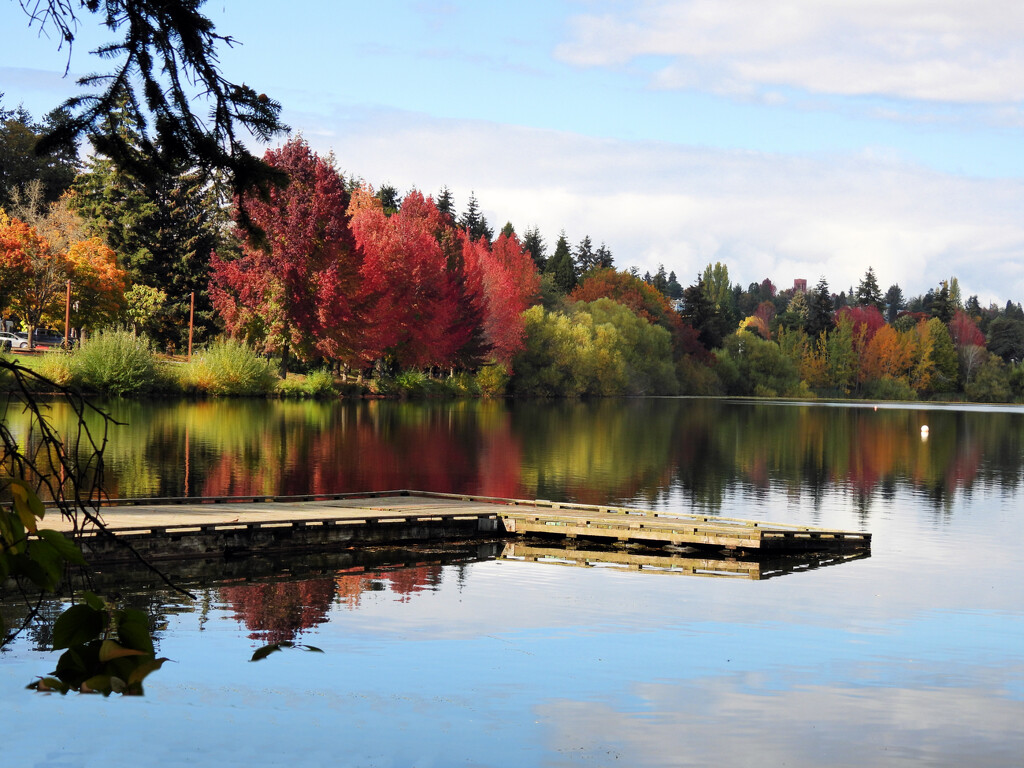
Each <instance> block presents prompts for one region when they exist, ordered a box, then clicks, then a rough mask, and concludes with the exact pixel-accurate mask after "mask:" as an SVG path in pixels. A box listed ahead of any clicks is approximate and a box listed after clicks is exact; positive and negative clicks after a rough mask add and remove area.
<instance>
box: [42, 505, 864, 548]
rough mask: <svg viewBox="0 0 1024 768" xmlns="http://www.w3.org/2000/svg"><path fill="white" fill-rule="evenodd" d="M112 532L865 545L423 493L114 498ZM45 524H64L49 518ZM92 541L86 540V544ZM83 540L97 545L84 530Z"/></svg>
mask: <svg viewBox="0 0 1024 768" xmlns="http://www.w3.org/2000/svg"><path fill="white" fill-rule="evenodd" d="M101 512H102V517H103V520H104V522H105V523H106V525H107V526H108V528H109V529H110V530H111V531H112V532H114V533H117V534H118V535H119V536H121V537H124V538H126V539H128V540H129V541H131V542H132V543H133V545H137V544H139V543H142V542H145V543H146V546H145V547H144V549H145V553H146V554H147V555H148V556H150V557H159V556H162V555H163V556H168V557H195V556H209V555H211V554H213V553H215V552H216V551H218V549H224V550H226V551H230V552H235V551H237V552H240V553H241V552H245V551H258V550H265V549H268V548H271V547H274V546H277V547H279V548H284V549H288V548H300V549H303V548H304V549H311V548H315V547H316V545H317V544H318V543H320V544H349V545H354V544H360V543H394V542H396V541H413V540H435V539H445V538H448V539H450V538H456V537H459V536H466V535H480V534H484V535H486V534H490V535H505V534H514V535H517V536H524V535H525V536H532V537H538V536H540V537H556V538H562V539H594V540H599V541H600V540H603V541H605V542H633V543H640V544H644V545H647V546H664V545H675V546H684V547H695V548H712V549H725V550H735V551H741V552H747V553H760V554H763V555H765V556H769V555H786V554H792V553H798V552H850V551H867V550H869V549H870V546H871V534H870V533H864V532H852V531H836V530H827V529H823V528H812V527H808V526H795V525H776V524H770V523H764V522H758V521H750V520H737V519H732V518H720V517H711V516H706V515H679V514H670V513H664V512H654V511H651V510H642V509H633V508H627V507H612V506H590V505H583V504H566V503H556V502H549V501H542V500H535V501H525V500H521V499H494V498H486V497H473V496H459V495H452V494H441V493H429V492H421V491H388V492H382V493H364V494H337V495H329V496H327V495H325V496H283V497H282V496H256V497H252V496H250V497H218V498H207V499H147V500H112V501H110V502H109V504H106V505H104V506H103V507H102V508H101ZM45 524H46V525H47V526H49V527H57V528H61V527H62V526H63V530H69V529H70V525H69V524H68V523H67V522H65V521H58V520H57V519H56V518H53V519H51V518H49V517H48V518H47V520H46V521H45ZM90 540H92V542H93V543H92V544H91V545H90ZM83 545H84V546H86V548H87V550H90V549H91V550H97V551H98V548H99V546H100V542H99V537H97V536H96V534H95V532H90V531H86V532H85V539H84V541H83Z"/></svg>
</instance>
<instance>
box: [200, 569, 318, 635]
mask: <svg viewBox="0 0 1024 768" xmlns="http://www.w3.org/2000/svg"><path fill="white" fill-rule="evenodd" d="M220 594H221V598H222V599H223V600H224V602H225V603H227V604H228V606H229V607H230V608H231V610H232V611H234V613H235V618H236V619H238V620H239V621H241V622H243V623H244V624H245V626H246V627H247V628H248V629H249V630H250V634H249V637H251V638H252V639H253V640H259V641H261V642H264V643H280V642H285V641H290V640H294V639H295V638H296V636H297V635H299V634H301V633H302V631H303V630H306V629H312V628H313V627H315V626H317V625H319V624H323V623H324V622H325V621H327V611H328V609H329V608H330V606H331V602H332V601H333V599H334V582H333V581H332V580H331V579H328V578H323V579H304V580H302V581H282V582H276V583H269V584H244V585H241V586H232V587H221V588H220Z"/></svg>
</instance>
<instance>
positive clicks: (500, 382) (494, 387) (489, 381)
mask: <svg viewBox="0 0 1024 768" xmlns="http://www.w3.org/2000/svg"><path fill="white" fill-rule="evenodd" d="M509 378H510V377H509V375H508V369H506V368H505V366H504V365H485V366H484V367H483V368H481V369H480V371H479V372H478V373H477V375H476V389H477V394H479V395H480V397H504V396H505V390H506V389H508V382H509Z"/></svg>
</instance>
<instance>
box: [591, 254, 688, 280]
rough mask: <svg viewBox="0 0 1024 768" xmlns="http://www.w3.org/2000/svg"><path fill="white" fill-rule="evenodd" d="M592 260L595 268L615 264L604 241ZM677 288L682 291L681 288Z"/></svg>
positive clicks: (607, 267) (605, 267) (608, 267)
mask: <svg viewBox="0 0 1024 768" xmlns="http://www.w3.org/2000/svg"><path fill="white" fill-rule="evenodd" d="M594 260H595V267H596V268H597V269H611V268H612V267H614V266H615V258H614V257H613V256H612V252H611V251H610V250H608V247H607V246H606V245H605V244H604V243H601V245H599V246H598V247H597V250H596V251H595V252H594ZM679 290H680V291H682V288H680V289H679Z"/></svg>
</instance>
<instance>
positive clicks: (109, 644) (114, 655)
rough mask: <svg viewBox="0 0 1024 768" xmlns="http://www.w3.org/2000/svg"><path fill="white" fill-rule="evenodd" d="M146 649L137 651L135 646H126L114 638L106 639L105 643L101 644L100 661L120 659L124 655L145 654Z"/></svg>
mask: <svg viewBox="0 0 1024 768" xmlns="http://www.w3.org/2000/svg"><path fill="white" fill-rule="evenodd" d="M145 655H146V652H145V651H137V650H135V649H134V648H125V647H124V646H123V645H121V644H120V643H118V642H115V641H114V640H104V641H103V645H101V646H100V661H102V662H106V661H112V660H113V659H120V658H123V657H124V656H145Z"/></svg>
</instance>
